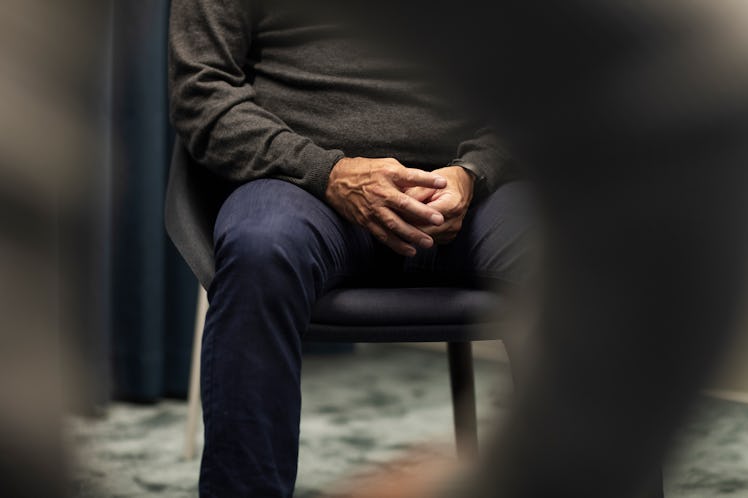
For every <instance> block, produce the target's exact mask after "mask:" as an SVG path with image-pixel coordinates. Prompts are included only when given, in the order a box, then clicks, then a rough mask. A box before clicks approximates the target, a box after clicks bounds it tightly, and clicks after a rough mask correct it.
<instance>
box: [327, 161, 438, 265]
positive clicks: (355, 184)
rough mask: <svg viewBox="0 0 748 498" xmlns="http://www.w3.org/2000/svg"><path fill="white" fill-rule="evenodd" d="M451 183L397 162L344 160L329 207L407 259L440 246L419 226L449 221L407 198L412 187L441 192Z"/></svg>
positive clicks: (335, 173) (333, 177) (334, 174)
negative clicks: (422, 250) (420, 251)
mask: <svg viewBox="0 0 748 498" xmlns="http://www.w3.org/2000/svg"><path fill="white" fill-rule="evenodd" d="M446 185H447V180H446V179H445V178H443V177H441V176H439V175H437V174H434V173H429V172H428V171H423V170H420V169H415V168H406V167H405V166H403V165H402V164H400V162H398V161H397V160H396V159H391V158H386V159H369V158H365V157H355V158H348V157H346V158H343V159H341V160H340V161H338V162H337V163H336V164H335V166H334V167H333V169H332V171H331V172H330V180H329V182H328V184H327V190H326V191H325V198H326V200H327V202H328V203H329V204H330V205H331V206H332V207H333V208H334V209H335V210H336V211H337V212H338V213H340V214H341V215H342V216H343V217H345V218H346V219H348V220H350V221H352V222H354V223H357V224H359V225H361V226H363V227H365V228H366V229H368V230H369V231H370V232H371V233H372V234H373V235H374V236H375V237H376V238H377V239H379V240H380V241H381V242H382V243H384V244H385V245H387V246H388V247H390V248H391V249H392V250H393V251H395V252H397V253H399V254H402V255H403V256H414V255H415V254H416V246H418V247H422V248H429V247H431V246H432V245H434V240H433V239H432V238H431V236H430V235H428V234H426V233H424V232H423V231H421V230H419V229H418V228H416V227H415V226H413V225H411V224H410V223H406V222H405V221H403V217H404V218H407V219H408V220H410V221H412V222H413V223H415V224H417V225H423V226H428V225H434V226H438V225H441V224H442V223H444V216H443V215H442V214H441V213H440V212H439V211H437V210H436V209H434V208H432V207H429V206H427V205H426V204H423V203H422V202H419V201H417V200H416V199H414V198H413V197H411V196H409V195H407V194H405V192H404V191H405V190H406V189H408V188H411V187H427V188H433V189H441V188H444V187H446Z"/></svg>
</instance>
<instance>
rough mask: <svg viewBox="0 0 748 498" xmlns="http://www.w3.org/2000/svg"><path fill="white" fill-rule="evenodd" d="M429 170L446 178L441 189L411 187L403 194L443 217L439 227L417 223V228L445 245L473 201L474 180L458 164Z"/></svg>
mask: <svg viewBox="0 0 748 498" xmlns="http://www.w3.org/2000/svg"><path fill="white" fill-rule="evenodd" d="M433 173H436V174H438V175H440V176H442V177H444V178H446V179H447V186H446V187H445V188H443V189H430V188H425V187H413V188H410V189H408V190H406V191H405V193H406V194H408V195H410V196H411V197H413V198H414V199H416V200H418V201H419V202H423V203H425V204H426V205H428V206H429V207H432V208H434V209H436V210H437V211H439V212H440V213H441V214H442V215H443V216H444V223H442V224H441V225H439V226H419V227H418V228H419V229H420V230H422V231H423V232H425V233H427V234H428V235H431V237H432V238H433V239H434V242H436V243H437V244H446V243H448V242H451V241H452V240H454V238H455V237H457V234H458V233H459V232H460V230H461V229H462V221H463V220H464V219H465V215H466V214H467V210H468V207H469V206H470V202H471V201H472V200H473V183H474V181H475V179H474V177H473V175H472V174H471V173H469V172H468V171H466V170H465V169H464V168H463V167H461V166H447V167H446V168H440V169H436V170H434V171H433Z"/></svg>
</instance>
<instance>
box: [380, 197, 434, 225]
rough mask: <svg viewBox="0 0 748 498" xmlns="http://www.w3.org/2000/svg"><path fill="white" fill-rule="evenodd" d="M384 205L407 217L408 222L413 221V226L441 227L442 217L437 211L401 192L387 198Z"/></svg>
mask: <svg viewBox="0 0 748 498" xmlns="http://www.w3.org/2000/svg"><path fill="white" fill-rule="evenodd" d="M385 204H386V205H387V207H389V208H390V209H393V210H395V211H397V212H398V213H400V214H401V215H403V216H405V217H407V218H408V220H409V221H410V220H413V223H414V224H421V223H423V224H430V225H441V224H442V223H444V215H442V214H441V213H440V212H439V211H438V210H437V209H435V208H433V207H429V206H428V205H426V204H424V203H422V202H419V201H417V200H416V199H414V198H413V197H410V196H409V195H407V194H403V193H401V192H397V193H396V194H394V195H393V196H392V197H389V198H388V199H387V200H386V201H385Z"/></svg>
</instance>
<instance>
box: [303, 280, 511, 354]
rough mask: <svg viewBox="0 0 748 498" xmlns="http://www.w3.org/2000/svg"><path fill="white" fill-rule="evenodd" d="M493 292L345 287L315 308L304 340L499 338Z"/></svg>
mask: <svg viewBox="0 0 748 498" xmlns="http://www.w3.org/2000/svg"><path fill="white" fill-rule="evenodd" d="M504 301H505V300H504V299H502V297H501V295H500V294H497V293H495V292H489V291H483V290H474V289H464V288H454V287H410V288H350V289H347V288H343V289H335V290H333V291H330V292H328V293H326V294H325V295H324V296H323V297H322V298H321V299H320V300H319V301H318V302H317V304H316V305H315V307H314V310H313V312H312V325H311V326H310V329H309V332H308V333H307V336H305V338H306V339H308V340H320V341H324V340H348V341H352V342H409V341H415V342H418V341H463V340H479V339H497V338H500V336H501V330H500V327H499V326H498V325H499V324H498V323H497V322H498V321H499V320H500V318H501V316H502V315H503V314H504V313H502V311H501V307H502V304H503V303H504Z"/></svg>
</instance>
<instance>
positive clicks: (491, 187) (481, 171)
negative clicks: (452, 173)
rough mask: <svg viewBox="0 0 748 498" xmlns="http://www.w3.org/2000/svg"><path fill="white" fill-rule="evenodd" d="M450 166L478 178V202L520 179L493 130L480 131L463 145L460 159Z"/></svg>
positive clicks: (459, 153) (476, 197) (460, 148)
mask: <svg viewBox="0 0 748 498" xmlns="http://www.w3.org/2000/svg"><path fill="white" fill-rule="evenodd" d="M449 166H462V167H463V168H465V169H467V170H469V171H470V172H471V173H473V174H474V175H475V178H476V187H477V188H476V192H475V199H476V200H481V199H482V198H484V197H485V196H487V195H488V194H490V193H492V192H494V191H495V190H496V189H497V188H499V187H500V186H501V185H502V184H504V183H506V182H508V181H511V180H513V179H515V178H517V177H518V176H519V175H518V172H517V171H516V169H515V164H514V161H512V159H511V157H510V155H509V153H508V152H507V150H506V148H505V147H504V146H503V145H502V143H501V141H500V140H499V138H498V137H497V136H496V133H495V132H494V130H493V129H492V128H490V127H484V128H481V129H479V130H478V131H477V132H476V133H475V135H474V136H473V137H471V138H469V139H467V140H465V141H463V142H461V143H460V144H459V146H458V147H457V157H456V159H454V160H452V161H451V162H450V163H449Z"/></svg>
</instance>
